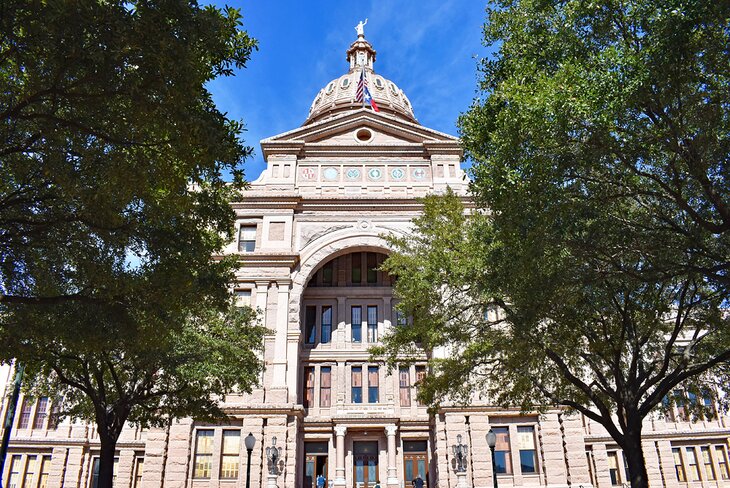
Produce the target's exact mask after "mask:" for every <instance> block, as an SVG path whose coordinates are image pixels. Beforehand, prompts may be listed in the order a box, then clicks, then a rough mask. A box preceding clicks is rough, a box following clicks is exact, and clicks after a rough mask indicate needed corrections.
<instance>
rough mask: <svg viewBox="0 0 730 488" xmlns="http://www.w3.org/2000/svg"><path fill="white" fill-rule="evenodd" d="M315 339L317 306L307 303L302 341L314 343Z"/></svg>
mask: <svg viewBox="0 0 730 488" xmlns="http://www.w3.org/2000/svg"><path fill="white" fill-rule="evenodd" d="M316 340H317V307H314V306H311V305H308V306H307V308H306V310H305V314H304V342H305V343H306V344H314V343H315V341H316Z"/></svg>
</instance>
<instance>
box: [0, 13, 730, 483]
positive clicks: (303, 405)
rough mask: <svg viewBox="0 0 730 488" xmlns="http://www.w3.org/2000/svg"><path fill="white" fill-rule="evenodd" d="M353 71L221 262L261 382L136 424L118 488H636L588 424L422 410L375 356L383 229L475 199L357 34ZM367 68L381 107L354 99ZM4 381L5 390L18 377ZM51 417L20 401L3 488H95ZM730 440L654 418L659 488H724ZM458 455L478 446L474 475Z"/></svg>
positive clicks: (246, 206)
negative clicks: (455, 198)
mask: <svg viewBox="0 0 730 488" xmlns="http://www.w3.org/2000/svg"><path fill="white" fill-rule="evenodd" d="M384 55H386V56H387V53H384ZM346 61H347V64H346V65H343V74H342V75H341V76H338V77H337V78H335V79H333V80H332V81H331V82H329V83H327V85H326V86H324V87H323V88H322V89H321V90H320V91H319V93H317V94H316V96H315V97H314V100H313V102H312V105H311V108H310V110H309V113H308V114H302V116H303V118H305V120H304V123H303V124H302V125H301V126H300V127H296V128H293V129H292V130H290V131H288V132H285V133H283V134H278V135H275V136H272V137H269V138H267V139H264V140H263V141H261V148H262V152H263V155H264V158H265V160H266V163H267V167H266V169H265V170H264V171H263V173H262V174H261V176H260V177H259V178H258V179H257V180H255V181H253V182H252V183H251V185H250V188H249V189H248V190H247V191H246V192H245V194H244V197H243V198H242V200H241V201H240V202H237V203H235V204H234V209H235V212H236V222H235V225H236V232H237V239H236V241H235V242H233V243H231V244H230V246H229V247H228V248H227V250H226V252H227V253H230V254H236V255H237V256H238V257H239V260H240V267H239V269H238V271H237V273H236V282H235V284H234V288H235V293H236V295H237V299H238V300H239V302H240V303H242V304H250V305H251V306H252V307H254V308H257V309H259V310H260V311H261V317H262V320H263V323H264V325H265V326H266V327H267V328H268V329H270V330H271V334H270V335H268V336H267V337H266V339H265V349H264V350H265V352H264V361H265V364H266V369H265V372H264V373H263V377H262V379H261V386H260V387H259V388H258V389H255V390H254V391H253V392H252V393H251V394H245V395H230V396H228V397H226V398H225V404H224V405H225V410H226V412H227V413H228V414H229V416H230V420H229V421H228V422H226V423H221V424H209V423H200V422H196V421H194V420H191V419H183V420H179V421H175V422H173V423H172V425H170V426H169V427H168V428H163V429H138V428H135V427H133V426H130V427H129V428H127V429H126V430H125V431H124V432H123V434H122V436H121V437H120V439H119V443H118V445H117V448H118V452H117V456H116V463H115V486H116V487H118V488H212V487H221V488H224V487H226V488H228V487H230V488H243V487H247V486H250V487H252V488H267V487H268V488H274V487H277V488H316V480H317V477H318V476H320V475H322V476H323V477H324V479H325V480H326V486H328V487H329V486H331V487H333V488H337V487H343V488H344V487H347V488H373V487H374V486H375V485H376V483H379V485H380V487H381V488H409V487H411V482H412V480H413V479H414V478H416V477H418V476H419V475H420V476H421V478H422V479H423V480H424V486H426V487H428V488H435V487H439V488H457V485H458V486H459V488H462V487H475V488H488V487H492V486H493V478H492V476H493V473H494V470H495V469H496V471H497V480H498V483H499V486H500V487H522V486H525V487H554V488H559V487H576V488H578V487H583V488H588V487H597V488H610V487H612V486H622V485H624V484H626V483H627V480H628V477H627V472H626V467H625V463H624V458H623V453H622V451H621V449H620V448H619V447H618V446H617V444H616V443H615V442H614V441H613V440H612V439H611V437H610V436H609V435H608V434H607V433H606V431H605V430H604V429H603V428H602V427H601V426H600V425H598V424H596V423H595V422H593V421H591V420H589V419H587V418H586V417H584V416H582V415H579V414H570V415H569V414H567V413H565V412H564V411H562V410H552V411H548V412H547V413H543V414H541V415H538V414H534V415H529V414H521V413H520V412H519V410H514V411H512V410H505V409H500V408H497V407H494V406H490V405H487V404H483V403H479V402H475V403H473V404H471V405H469V406H467V407H464V406H448V405H447V406H443V407H441V408H440V409H439V410H438V411H437V412H435V413H429V412H428V411H427V408H426V406H425V405H422V404H420V403H419V402H418V400H417V398H416V394H417V390H418V384H419V380H420V379H421V378H422V377H423V376H424V375H425V374H426V366H425V356H424V362H423V363H421V364H419V363H418V362H416V363H415V364H413V365H410V366H407V367H405V366H404V367H401V368H397V369H396V370H393V371H389V370H388V369H387V368H386V367H385V366H384V365H383V364H382V363H379V362H377V361H373V360H372V358H371V357H370V355H369V353H368V348H369V347H370V346H372V345H374V344H377V343H378V341H379V340H380V339H381V338H382V337H383V335H384V334H386V333H387V331H388V329H389V328H390V327H392V326H394V325H396V324H398V323H400V322H401V321H403V317H401V316H400V315H399V313H397V311H396V310H395V308H394V306H395V304H396V297H394V296H393V287H392V285H393V282H392V279H391V277H390V276H388V275H387V274H386V273H384V272H382V271H380V270H379V269H378V268H379V266H380V264H381V263H382V262H383V260H384V259H385V258H386V256H387V255H388V253H389V249H388V245H387V243H386V241H385V240H384V239H383V235H385V234H389V235H405V234H406V233H407V232H408V229H409V227H410V221H411V220H412V219H413V218H414V217H415V216H417V215H418V214H419V212H420V211H421V209H422V206H421V203H420V200H419V198H420V197H423V196H425V195H428V194H433V193H441V192H444V191H445V190H446V189H447V188H449V187H450V188H451V189H453V190H454V192H456V193H457V194H461V195H466V190H467V180H466V178H465V174H464V172H463V170H462V169H461V166H460V161H461V158H462V150H461V147H460V143H459V139H458V138H456V137H454V136H452V135H449V134H444V133H442V132H439V131H436V130H433V129H429V128H427V127H424V126H422V125H421V124H420V123H419V122H418V120H417V118H416V115H415V114H416V112H415V111H414V107H413V106H412V105H411V103H410V101H409V100H408V97H407V96H406V94H405V93H404V92H403V90H401V89H400V88H399V87H398V86H397V85H396V84H395V83H393V82H392V81H390V80H388V79H387V78H385V77H383V76H382V75H381V74H380V73H378V72H377V71H376V69H375V66H376V65H375V62H376V51H375V49H374V48H373V46H372V45H371V44H370V43H369V42H368V41H367V40H366V38H365V36H364V34H363V33H362V25H361V26H360V29H359V32H358V36H357V39H356V40H355V41H354V42H353V43H352V44H351V45H350V46H349V48H348V49H347V51H346ZM362 73H364V76H365V79H366V80H367V84H368V85H367V86H368V89H369V91H370V94H371V95H372V98H373V100H374V102H375V104H376V105H377V107H378V108H379V111H378V112H376V111H374V110H373V109H372V107H371V106H370V105H364V104H363V102H362V101H358V97H357V90H358V84H359V82H360V78H361V75H362ZM416 109H417V107H416ZM2 374H3V376H2V378H0V383H2V382H4V383H5V384H4V386H5V387H6V389H7V386H8V384H9V383H10V382H11V381H12V377H11V376H10V374H11V372H10V371H9V370H8V369H7V368H6V369H3V370H2ZM694 400H696V401H703V399H694ZM6 403H7V402H4V404H3V411H2V413H3V415H4V413H5V410H6V408H7V405H6ZM52 409H53V405H52V402H50V401H49V399H48V398H37V399H31V398H25V399H23V398H21V400H20V403H19V404H18V411H17V414H16V417H15V424H14V426H13V431H12V437H11V440H10V450H9V454H8V457H7V460H6V463H5V471H4V473H3V481H4V482H5V483H6V484H5V486H7V487H15V488H40V487H69V488H71V487H74V488H94V487H95V486H96V482H97V478H96V477H97V476H98V455H99V441H98V436H97V434H96V432H95V427H94V426H93V424H85V423H80V422H70V421H68V420H66V421H63V422H61V423H59V424H55V423H54V422H53V420H52V416H51V412H52ZM490 428H491V429H492V430H493V431H494V432H495V433H496V434H497V443H496V448H495V460H496V462H495V463H493V462H492V457H491V454H490V451H489V448H488V447H487V443H486V440H485V436H486V434H487V432H488V431H489V430H490ZM249 433H250V434H251V435H252V439H253V440H254V441H255V443H254V445H253V449H252V450H251V452H250V476H249V475H248V474H247V471H248V469H247V467H248V461H249V452H248V451H247V449H246V438H247V437H248V435H249ZM274 438H275V439H276V444H275V448H276V452H277V454H279V456H278V458H277V459H276V461H275V463H274V465H272V463H271V462H270V460H269V458H268V457H267V449H269V453H270V452H271V448H272V446H273V444H274ZM729 441H730V417H728V416H726V415H725V414H724V413H723V412H719V411H717V412H715V415H714V416H712V418H708V419H704V420H697V419H694V420H693V419H690V418H689V416H688V415H687V414H686V413H685V412H684V411H683V408H682V407H681V406H680V407H673V409H672V411H670V412H668V413H667V414H666V415H665V414H658V413H657V414H656V415H653V416H652V417H651V418H648V419H647V420H646V421H645V425H644V440H643V443H644V454H645V457H646V461H647V469H648V475H649V481H650V485H651V486H652V487H691V488H693V487H697V488H699V487H719V486H728V487H730V468H729V465H728V464H729V463H728V448H729ZM459 443H462V444H464V445H466V446H467V447H468V455H467V456H466V458H465V471H464V472H463V473H464V474H459V473H458V472H457V467H458V466H457V459H456V457H455V451H454V448H453V446H455V445H457V444H459Z"/></svg>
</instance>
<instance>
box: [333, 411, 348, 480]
mask: <svg viewBox="0 0 730 488" xmlns="http://www.w3.org/2000/svg"><path fill="white" fill-rule="evenodd" d="M345 432H347V427H345V426H344V425H335V435H336V436H337V446H336V447H335V451H336V452H335V455H336V456H337V464H336V465H335V483H334V484H335V486H345Z"/></svg>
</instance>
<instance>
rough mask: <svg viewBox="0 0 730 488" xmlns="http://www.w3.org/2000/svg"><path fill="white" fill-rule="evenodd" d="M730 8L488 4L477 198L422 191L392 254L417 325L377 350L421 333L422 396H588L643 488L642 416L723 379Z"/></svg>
mask: <svg viewBox="0 0 730 488" xmlns="http://www.w3.org/2000/svg"><path fill="white" fill-rule="evenodd" d="M729 20H730V7H728V6H727V5H725V4H722V5H721V4H711V3H709V2H695V3H686V2H679V1H667V2H659V3H657V2H649V1H643V0H636V1H631V2H581V1H565V2H553V1H521V2H508V1H505V2H499V3H498V5H496V6H495V7H494V8H492V9H490V10H488V21H487V24H486V25H485V40H486V42H487V43H499V44H498V48H499V50H498V52H497V54H496V56H495V57H494V58H493V59H490V60H485V61H484V62H483V64H482V66H481V73H482V76H483V78H482V82H481V90H482V97H481V98H480V99H477V100H476V101H475V103H474V105H473V106H472V107H471V109H470V110H469V112H467V113H466V114H464V115H463V116H462V118H461V119H460V128H461V131H462V136H463V141H464V145H465V149H466V153H467V156H468V157H470V158H471V159H472V160H473V162H474V164H473V167H472V170H471V171H472V176H473V183H472V185H471V196H472V198H473V201H474V202H475V204H476V207H477V209H482V210H481V211H473V212H472V211H470V212H468V215H463V216H462V215H461V214H462V213H463V212H464V208H463V206H462V204H461V203H460V202H459V200H458V199H457V198H456V197H455V196H453V195H446V196H445V197H443V198H436V197H434V198H433V199H427V201H426V210H425V214H424V216H423V217H422V218H420V219H418V220H416V221H415V229H414V234H413V235H412V236H411V237H409V238H406V239H394V240H393V241H392V242H393V245H394V247H395V250H396V253H395V254H394V255H392V256H391V257H390V258H389V260H388V261H387V262H386V265H385V266H386V268H387V270H388V271H389V272H390V273H392V274H395V275H396V276H397V277H398V281H397V284H396V292H397V293H398V294H399V295H400V296H401V297H402V303H401V307H402V308H403V309H404V311H406V312H408V313H411V314H412V315H413V327H411V328H398V329H395V330H394V332H393V333H392V334H391V335H390V336H389V337H387V338H386V339H385V346H384V348H382V349H380V350H376V351H375V352H376V353H380V354H385V355H386V356H387V357H388V360H389V361H390V363H391V364H395V363H397V362H398V361H402V360H404V359H407V355H405V356H404V354H403V352H404V351H409V349H408V348H409V346H410V347H411V349H410V351H411V352H413V351H415V350H416V349H414V347H415V346H414V345H415V344H421V345H422V346H423V347H424V348H425V349H426V351H427V352H428V353H429V354H428V355H429V357H430V359H429V363H430V365H431V366H432V374H431V375H430V376H429V377H428V378H427V379H426V381H425V384H424V388H422V395H423V396H424V397H426V399H427V400H430V401H432V402H436V403H438V402H439V401H443V400H446V399H448V400H449V401H459V400H469V399H473V397H474V393H473V392H476V393H477V394H480V395H483V396H484V397H485V399H486V400H487V401H492V402H495V403H500V404H504V405H512V406H521V407H522V408H524V409H534V408H542V407H544V406H547V405H561V406H564V407H566V408H569V409H572V410H577V411H580V412H582V413H583V414H584V415H586V416H587V417H589V418H591V419H593V420H594V421H596V422H599V423H601V424H602V425H603V426H604V427H605V428H606V430H607V431H608V433H609V434H610V435H611V436H612V437H613V438H614V439H615V440H616V442H617V443H618V444H619V445H620V446H621V447H622V448H623V450H624V453H625V454H626V457H627V462H628V468H629V472H630V476H631V482H632V486H634V487H639V486H646V485H647V478H646V468H645V465H644V460H643V455H642V450H641V442H640V439H641V432H642V421H643V419H644V418H645V417H646V416H647V415H649V413H650V412H651V411H652V410H654V409H656V408H658V407H659V408H660V407H661V406H662V403H663V402H664V401H670V402H671V401H672V399H673V398H674V397H673V396H672V395H670V393H671V392H672V391H673V390H675V389H676V388H678V387H681V388H683V389H685V390H686V391H687V392H688V393H691V394H694V395H698V396H699V395H704V396H708V395H712V396H713V398H715V399H717V398H716V397H715V394H716V393H715V392H716V391H717V390H716V388H720V389H726V388H727V384H728V375H727V373H728V364H729V363H728V362H729V361H730V332H729V330H728V329H729V327H728V325H730V324H728V318H727V314H726V312H725V308H726V306H727V300H728V287H727V284H728V282H727V280H728V277H727V269H728V255H730V253H729V252H728V251H729V250H730V249H729V248H728V242H729V241H728V237H729V236H730V234H729V233H728V229H729V228H728V227H727V226H726V223H727V222H728V220H727V216H726V208H725V207H726V205H727V203H728V202H729V201H730V199H729V198H728V196H729V194H728V178H727V177H728V174H727V171H728V154H729V152H728V149H729V148H730V146H729V144H730V138H729V135H730V131H729V130H728V129H730V109H729V107H730V103H729V102H730V90H729V89H728V88H730V85H729V81H730V68H729V66H730V63H729V62H730V51H729V50H728V48H727V46H728V45H730V30H728V28H727V26H728V22H729ZM485 312H488V313H486V314H485ZM412 357H414V356H411V358H412ZM456 377H458V378H463V379H464V381H463V383H462V382H454V381H453V378H456ZM665 399H666V400H665ZM541 406H542V407H541ZM703 414H707V412H705V411H703V410H702V408H701V407H700V406H697V408H696V410H695V415H703Z"/></svg>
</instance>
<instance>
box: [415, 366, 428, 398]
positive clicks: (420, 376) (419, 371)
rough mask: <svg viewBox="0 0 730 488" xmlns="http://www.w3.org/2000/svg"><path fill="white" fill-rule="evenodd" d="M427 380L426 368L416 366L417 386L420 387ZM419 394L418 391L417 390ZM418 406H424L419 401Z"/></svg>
mask: <svg viewBox="0 0 730 488" xmlns="http://www.w3.org/2000/svg"><path fill="white" fill-rule="evenodd" d="M425 378H426V366H416V385H420V384H421V382H422V381H423V380H424V379H425ZM416 393H418V390H416ZM418 405H420V406H424V403H423V402H422V401H421V400H418Z"/></svg>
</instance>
